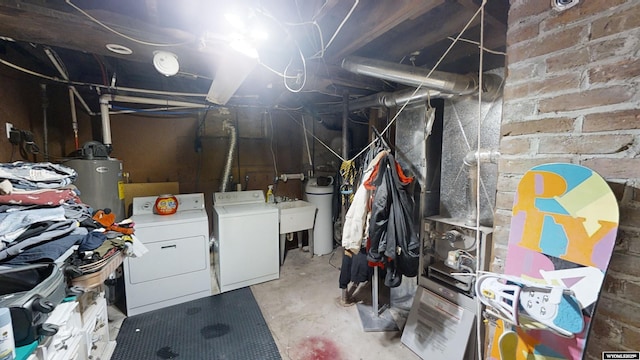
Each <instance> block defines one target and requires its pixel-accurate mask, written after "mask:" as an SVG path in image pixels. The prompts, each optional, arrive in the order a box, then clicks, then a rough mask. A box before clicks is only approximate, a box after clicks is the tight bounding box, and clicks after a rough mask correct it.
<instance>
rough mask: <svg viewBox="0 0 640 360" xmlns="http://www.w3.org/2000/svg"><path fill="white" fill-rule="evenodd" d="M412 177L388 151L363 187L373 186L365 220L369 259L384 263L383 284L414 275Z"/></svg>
mask: <svg viewBox="0 0 640 360" xmlns="http://www.w3.org/2000/svg"><path fill="white" fill-rule="evenodd" d="M412 181H413V178H410V177H407V176H405V175H404V173H403V171H402V168H401V167H400V165H399V164H398V163H397V162H396V161H395V159H394V158H393V156H392V155H391V154H387V155H386V156H385V157H384V158H383V159H381V160H380V162H379V163H378V166H377V167H376V168H375V169H374V172H373V173H372V175H371V177H370V178H369V181H367V183H366V186H367V187H369V188H371V189H374V190H375V191H374V194H373V202H372V205H371V218H370V222H369V241H370V248H369V251H368V253H367V258H368V260H369V261H371V262H382V263H385V264H386V267H387V276H386V278H385V285H387V286H389V287H396V286H399V285H400V283H401V281H402V275H404V276H408V277H414V276H416V275H417V274H418V263H419V255H420V253H419V247H420V241H419V238H418V234H417V232H416V230H415V229H414V223H413V206H414V202H413V197H411V196H410V194H409V192H408V189H407V188H408V187H409V185H410V184H411V182H412Z"/></svg>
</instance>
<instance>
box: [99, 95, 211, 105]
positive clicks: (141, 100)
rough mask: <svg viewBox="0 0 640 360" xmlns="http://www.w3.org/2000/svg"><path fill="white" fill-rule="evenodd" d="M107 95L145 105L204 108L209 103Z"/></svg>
mask: <svg viewBox="0 0 640 360" xmlns="http://www.w3.org/2000/svg"><path fill="white" fill-rule="evenodd" d="M107 96H109V97H110V101H118V102H126V103H136V104H147V105H166V106H184V107H192V108H206V107H209V105H207V104H202V103H192V102H188V101H175V100H164V99H152V98H145V97H139V96H127V95H107Z"/></svg>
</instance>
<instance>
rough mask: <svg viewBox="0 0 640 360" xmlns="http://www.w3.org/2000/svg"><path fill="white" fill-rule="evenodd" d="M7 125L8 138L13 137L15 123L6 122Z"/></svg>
mask: <svg viewBox="0 0 640 360" xmlns="http://www.w3.org/2000/svg"><path fill="white" fill-rule="evenodd" d="M5 127H6V130H7V139H9V138H11V130H13V124H12V123H5Z"/></svg>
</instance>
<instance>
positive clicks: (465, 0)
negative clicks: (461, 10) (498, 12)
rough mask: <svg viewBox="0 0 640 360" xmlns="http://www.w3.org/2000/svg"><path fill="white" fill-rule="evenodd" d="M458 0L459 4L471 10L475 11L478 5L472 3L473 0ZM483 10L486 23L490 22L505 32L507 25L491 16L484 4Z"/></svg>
mask: <svg viewBox="0 0 640 360" xmlns="http://www.w3.org/2000/svg"><path fill="white" fill-rule="evenodd" d="M458 2H459V3H460V5H462V6H464V7H465V8H467V9H469V10H472V11H473V12H476V11H477V10H478V5H477V4H476V3H474V2H473V0H458ZM484 10H485V11H484V20H485V21H486V23H487V24H491V26H494V27H495V28H496V29H498V30H499V31H502V32H504V33H505V34H506V33H507V25H506V24H505V23H504V22H503V21H500V20H499V19H498V18H496V17H495V16H493V15H492V14H491V12H489V11H488V8H487V6H486V5H485V9H484Z"/></svg>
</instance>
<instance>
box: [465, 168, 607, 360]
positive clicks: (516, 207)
mask: <svg viewBox="0 0 640 360" xmlns="http://www.w3.org/2000/svg"><path fill="white" fill-rule="evenodd" d="M618 215H619V212H618V204H617V201H616V198H615V196H614V194H613V192H612V191H611V189H610V188H609V186H608V185H607V183H606V182H605V181H604V180H603V179H602V177H600V176H599V175H598V174H597V173H595V172H594V171H593V170H591V169H588V168H586V167H583V166H580V165H575V164H567V163H552V164H545V165H539V166H536V167H534V168H532V169H530V170H529V171H527V172H526V173H525V174H524V176H523V177H522V179H521V180H520V182H519V184H518V189H517V191H516V194H515V199H514V204H513V212H512V216H513V217H512V220H511V230H510V234H509V242H508V248H507V256H506V261H505V269H504V274H503V275H501V274H488V275H487V276H485V277H484V278H483V276H481V277H479V279H478V282H477V291H478V294H479V295H478V297H479V299H480V300H481V301H482V302H483V303H484V304H485V305H487V311H488V313H493V314H498V315H499V316H498V318H499V320H498V322H497V324H496V327H495V332H494V335H493V339H492V341H491V347H490V353H489V354H488V356H487V358H488V359H492V360H493V359H500V360H507V359H528V360H529V359H537V360H551V359H553V360H556V359H572V360H573V359H582V358H583V353H584V351H585V347H586V341H587V337H588V335H589V329H590V325H591V321H592V317H593V314H594V311H595V305H596V302H597V300H598V296H599V294H600V289H601V287H602V282H603V281H604V277H605V274H606V271H607V267H608V265H609V260H610V258H611V253H612V252H613V247H614V244H615V239H616V235H617V230H618ZM496 279H497V280H496ZM514 289H515V290H514ZM494 290H495V291H494ZM500 291H502V293H501V294H502V295H504V296H496V294H500Z"/></svg>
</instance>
